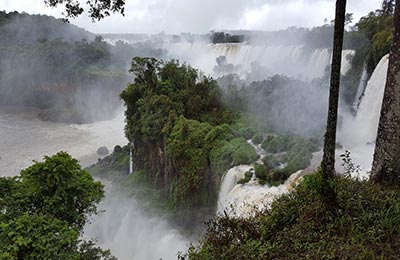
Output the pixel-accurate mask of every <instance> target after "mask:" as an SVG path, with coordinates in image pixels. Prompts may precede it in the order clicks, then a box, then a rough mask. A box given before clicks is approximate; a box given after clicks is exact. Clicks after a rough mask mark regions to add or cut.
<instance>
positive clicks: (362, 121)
mask: <svg viewBox="0 0 400 260" xmlns="http://www.w3.org/2000/svg"><path fill="white" fill-rule="evenodd" d="M388 64H389V55H386V56H384V57H383V58H382V59H381V61H380V62H379V64H378V65H377V66H376V68H375V70H374V72H373V73H372V76H371V78H370V80H369V81H368V84H367V87H366V89H365V94H364V97H363V99H362V100H361V103H360V107H359V109H358V111H357V116H356V117H355V124H356V126H357V129H358V136H359V137H360V138H361V139H360V140H359V141H360V142H363V143H368V142H375V139H376V133H377V130H378V123H379V116H380V112H381V106H382V100H383V93H384V90H385V83H386V74H387V70H388Z"/></svg>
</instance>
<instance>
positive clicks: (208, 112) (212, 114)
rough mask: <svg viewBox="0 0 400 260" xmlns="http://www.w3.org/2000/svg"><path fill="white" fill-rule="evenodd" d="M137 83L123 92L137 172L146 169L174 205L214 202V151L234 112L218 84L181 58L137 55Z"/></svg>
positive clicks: (134, 69)
mask: <svg viewBox="0 0 400 260" xmlns="http://www.w3.org/2000/svg"><path fill="white" fill-rule="evenodd" d="M131 72H133V73H134V74H135V77H136V78H135V80H134V83H133V84H131V85H130V86H128V88H127V89H126V90H124V91H123V93H122V94H121V98H122V99H123V100H124V101H125V105H126V108H127V109H126V119H127V120H126V128H125V130H126V135H127V137H128V139H129V140H130V141H131V143H132V144H133V145H132V162H133V171H134V172H138V171H144V172H145V174H146V175H147V177H148V178H149V179H150V180H151V183H152V186H153V187H154V188H156V189H157V190H159V191H161V193H162V194H163V196H164V197H165V199H166V200H167V201H168V203H169V205H170V206H171V207H172V208H173V209H182V208H193V207H196V208H197V207H200V208H201V207H205V208H207V209H208V210H209V211H210V210H211V209H212V210H213V208H214V206H215V202H216V199H217V190H218V184H219V180H220V176H219V175H218V174H217V173H216V171H215V170H213V167H211V165H212V159H211V154H212V151H214V150H215V149H218V148H219V147H220V146H221V145H222V144H223V143H222V141H223V139H224V138H225V135H226V132H227V127H226V126H225V127H224V126H223V123H225V122H229V121H231V120H232V116H231V113H230V112H229V111H226V110H224V109H223V108H222V107H221V105H220V102H219V92H218V89H217V84H216V83H215V81H213V80H212V79H210V78H206V77H200V76H199V75H198V73H197V71H196V70H195V69H193V68H191V67H189V66H186V65H180V64H179V63H178V62H174V61H173V62H168V63H166V64H163V63H162V62H160V61H158V60H156V59H152V58H135V59H134V61H133V63H132V69H131Z"/></svg>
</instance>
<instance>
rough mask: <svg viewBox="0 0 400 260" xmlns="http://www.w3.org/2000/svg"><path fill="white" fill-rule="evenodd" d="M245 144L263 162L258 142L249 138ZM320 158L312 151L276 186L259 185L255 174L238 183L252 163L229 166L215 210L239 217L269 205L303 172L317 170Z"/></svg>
mask: <svg viewBox="0 0 400 260" xmlns="http://www.w3.org/2000/svg"><path fill="white" fill-rule="evenodd" d="M248 143H249V144H250V145H252V146H253V148H254V149H255V151H256V152H257V154H258V155H259V160H258V161H257V163H262V159H263V158H264V157H265V156H266V152H265V151H264V150H263V149H262V148H261V146H260V145H254V144H253V143H252V142H251V140H249V141H248ZM320 161H321V153H320V152H319V153H315V154H314V155H313V159H312V160H311V163H310V166H309V167H308V168H306V169H304V170H300V171H297V172H295V173H293V174H292V175H291V176H290V177H289V178H288V180H286V181H285V183H283V184H281V185H279V186H276V187H274V186H272V187H271V186H269V185H260V184H259V183H258V179H257V178H256V177H255V176H253V177H252V178H251V179H250V181H249V182H248V183H245V184H237V182H238V181H239V180H240V179H242V178H243V177H244V174H245V173H246V172H247V171H249V170H250V169H252V168H253V167H254V165H238V166H235V167H232V168H231V169H229V170H228V171H227V172H226V173H225V175H224V177H223V178H222V181H221V188H220V191H219V194H218V204H217V213H218V214H228V215H232V216H241V217H249V216H252V215H253V214H254V213H255V212H257V211H260V210H263V209H264V208H265V207H269V206H270V205H271V203H272V202H273V200H274V199H275V198H276V197H277V196H279V195H281V194H284V193H287V192H289V191H290V190H292V189H293V187H294V186H296V184H297V183H298V181H300V180H301V179H302V177H303V176H304V175H306V174H308V173H311V172H313V171H315V170H316V168H317V167H318V165H319V163H320Z"/></svg>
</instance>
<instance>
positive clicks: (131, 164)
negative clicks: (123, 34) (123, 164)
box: [129, 143, 133, 175]
mask: <svg viewBox="0 0 400 260" xmlns="http://www.w3.org/2000/svg"><path fill="white" fill-rule="evenodd" d="M132 150H133V143H130V145H129V175H131V174H132V172H133V162H132Z"/></svg>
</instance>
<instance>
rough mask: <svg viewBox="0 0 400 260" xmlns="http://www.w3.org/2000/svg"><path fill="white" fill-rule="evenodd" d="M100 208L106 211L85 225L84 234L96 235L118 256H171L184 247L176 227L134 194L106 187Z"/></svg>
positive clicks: (130, 259) (135, 259)
mask: <svg viewBox="0 0 400 260" xmlns="http://www.w3.org/2000/svg"><path fill="white" fill-rule="evenodd" d="M99 208H100V209H103V210H106V211H105V212H104V213H103V214H100V215H99V216H96V217H95V218H94V222H93V223H92V224H90V225H88V226H87V227H86V228H85V237H88V238H91V237H95V238H96V239H97V240H98V242H97V244H98V245H100V246H101V247H102V248H105V249H106V248H108V249H110V250H111V252H112V254H113V255H114V256H116V257H117V258H118V259H119V260H142V259H149V260H151V259H154V260H157V259H163V260H170V259H171V260H172V259H177V253H178V252H185V251H186V249H187V241H186V240H185V239H184V238H183V237H182V236H181V235H180V234H179V232H178V231H176V230H174V229H173V228H171V227H170V226H169V225H168V223H167V222H166V221H165V220H163V219H161V218H159V217H156V216H152V215H150V214H149V213H147V212H145V211H144V210H143V209H142V208H141V206H140V205H139V204H138V202H136V201H135V199H133V198H129V199H128V198H126V197H124V196H120V195H116V194H115V193H112V192H111V191H108V192H107V197H106V199H105V201H104V202H102V203H101V204H100V206H99Z"/></svg>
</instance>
